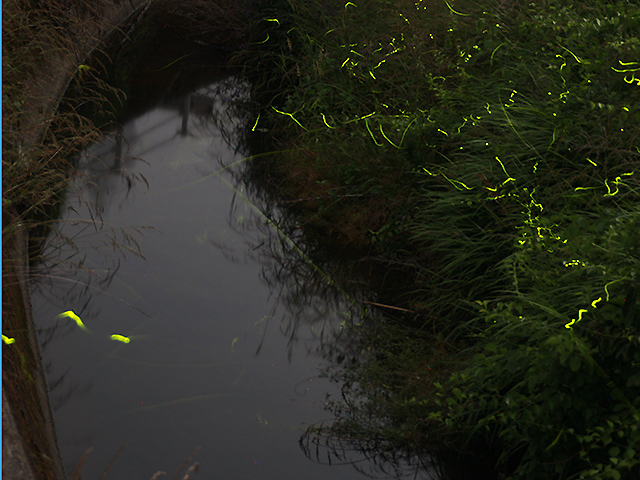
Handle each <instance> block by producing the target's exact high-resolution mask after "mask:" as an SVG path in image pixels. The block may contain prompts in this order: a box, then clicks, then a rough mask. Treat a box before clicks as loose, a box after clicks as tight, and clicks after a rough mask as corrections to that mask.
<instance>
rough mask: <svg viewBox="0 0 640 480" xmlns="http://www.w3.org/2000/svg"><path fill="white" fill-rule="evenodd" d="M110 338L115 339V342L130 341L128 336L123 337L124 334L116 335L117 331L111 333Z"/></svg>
mask: <svg viewBox="0 0 640 480" xmlns="http://www.w3.org/2000/svg"><path fill="white" fill-rule="evenodd" d="M111 340H115V341H117V342H122V343H129V342H130V341H131V339H130V338H129V337H125V336H124V335H118V334H117V333H114V334H113V335H111Z"/></svg>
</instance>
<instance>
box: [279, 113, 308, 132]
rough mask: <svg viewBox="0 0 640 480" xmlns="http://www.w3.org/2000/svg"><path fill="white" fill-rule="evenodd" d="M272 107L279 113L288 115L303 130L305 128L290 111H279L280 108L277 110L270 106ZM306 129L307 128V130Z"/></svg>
mask: <svg viewBox="0 0 640 480" xmlns="http://www.w3.org/2000/svg"><path fill="white" fill-rule="evenodd" d="M271 108H273V109H274V110H275V111H276V112H278V113H279V114H281V115H286V116H288V117H291V120H293V121H294V122H296V123H297V124H298V125H300V127H302V129H303V130H307V128H305V126H304V125H302V124H301V123H300V122H299V121H298V120H296V119H295V117H294V116H293V114H292V113H287V112H281V111H280V110H278V109H277V108H276V107H271ZM307 131H308V130H307Z"/></svg>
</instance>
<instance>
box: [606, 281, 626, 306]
mask: <svg viewBox="0 0 640 480" xmlns="http://www.w3.org/2000/svg"><path fill="white" fill-rule="evenodd" d="M620 280H622V279H618V280H613V281H612V282H609V283H607V284H605V286H604V293H606V294H607V298H606V300H605V301H607V302H608V301H609V285H611V284H614V283H617V282H619V281H620Z"/></svg>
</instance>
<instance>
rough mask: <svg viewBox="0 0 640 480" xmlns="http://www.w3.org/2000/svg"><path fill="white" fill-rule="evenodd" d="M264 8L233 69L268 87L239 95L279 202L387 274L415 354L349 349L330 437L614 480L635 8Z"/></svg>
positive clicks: (625, 401)
mask: <svg viewBox="0 0 640 480" xmlns="http://www.w3.org/2000/svg"><path fill="white" fill-rule="evenodd" d="M356 4H357V5H356ZM269 8H270V9H271V10H268V11H267V10H265V15H264V18H265V19H264V22H263V24H262V26H263V30H262V31H261V35H262V38H261V39H260V40H256V41H255V45H254V47H253V48H252V49H250V50H249V52H248V60H247V62H248V63H249V65H251V61H252V58H253V59H254V60H253V65H254V66H255V67H257V66H258V65H268V66H269V67H270V70H259V69H258V70H254V71H250V72H249V74H250V75H252V76H253V77H252V78H254V80H256V81H257V82H258V89H259V90H260V88H263V90H262V92H263V94H264V92H265V91H266V92H268V93H269V95H268V96H266V97H265V96H262V97H260V96H259V97H258V98H259V99H261V100H262V102H263V105H264V110H262V111H261V117H260V118H259V119H258V121H257V123H256V124H257V125H267V126H269V127H271V128H273V130H272V132H273V134H274V136H276V138H278V139H279V141H280V144H281V145H285V146H287V147H288V148H289V151H290V153H289V154H288V155H284V156H280V157H279V158H278V159H277V160H274V162H273V163H274V166H275V168H277V169H280V171H281V172H282V174H283V176H284V178H286V179H287V180H286V182H288V185H287V187H286V190H287V193H288V195H290V198H291V199H295V201H296V205H298V207H299V209H298V211H299V212H302V213H303V214H304V216H303V218H304V219H305V220H306V225H307V228H311V226H314V227H318V226H319V227H320V228H323V229H324V230H325V231H326V232H328V233H330V234H333V235H337V236H339V238H342V239H343V241H344V242H351V243H354V244H358V245H360V246H361V247H363V246H364V247H367V248H369V249H372V250H370V251H371V252H373V251H375V252H377V254H378V255H381V257H378V258H384V260H385V262H386V263H387V264H388V265H392V266H394V267H396V268H401V269H402V271H403V272H405V273H406V278H407V289H408V290H411V292H410V295H408V296H407V297H406V298H405V300H404V301H406V302H407V305H409V306H410V307H411V309H413V310H417V311H419V312H420V316H419V317H417V318H414V319H413V321H412V322H410V325H411V326H412V327H411V328H419V329H420V330H418V331H419V332H421V333H420V334H419V335H417V334H414V335H412V334H409V335H398V336H393V335H387V336H386V337H385V334H381V333H379V331H378V330H376V331H375V332H374V333H373V334H371V335H369V337H368V338H369V340H370V341H371V342H374V343H371V344H370V345H368V346H367V348H368V349H370V350H372V351H373V352H375V354H374V355H372V356H370V357H367V359H366V361H364V362H363V365H361V366H360V367H358V368H357V369H356V370H355V371H354V373H353V375H354V377H353V378H357V379H358V381H357V382H356V381H355V380H354V382H355V383H354V387H355V386H357V385H359V387H358V388H359V389H360V390H357V391H359V392H361V393H365V394H367V395H368V396H369V398H370V399H371V401H370V402H369V403H366V402H365V404H364V405H361V406H360V407H358V408H356V403H351V404H350V408H349V409H347V410H342V411H343V412H346V411H348V412H349V415H347V416H345V419H344V420H345V422H346V423H343V425H348V426H349V428H351V429H355V430H352V431H354V432H355V431H359V432H361V431H362V428H364V429H365V431H367V432H368V434H369V435H376V433H375V432H374V430H375V429H378V433H377V435H380V437H381V438H382V437H384V438H386V439H393V440H394V441H395V443H396V444H398V445H402V446H404V447H406V448H411V446H413V448H423V447H424V446H425V445H427V444H431V446H432V444H433V442H429V441H428V437H429V436H433V435H437V438H438V439H439V440H440V441H441V442H445V443H448V444H450V445H458V446H460V448H461V449H467V446H472V445H479V444H481V445H486V444H487V443H488V444H489V445H490V448H491V449H494V451H497V452H500V453H501V455H498V456H497V457H496V459H497V461H498V469H499V470H500V471H502V472H503V473H504V474H513V475H514V476H515V477H517V478H527V479H531V478H623V477H624V478H632V476H633V475H635V474H637V472H638V469H639V468H640V467H639V463H638V462H639V461H638V460H637V457H638V456H637V455H636V451H637V450H638V448H640V444H639V441H640V437H639V436H638V433H637V431H638V429H637V427H638V422H639V420H640V418H638V413H637V409H638V407H639V406H640V405H639V403H640V391H638V387H639V386H640V381H639V380H638V379H639V378H640V370H639V367H638V361H639V360H640V348H639V347H640V345H639V343H638V340H637V339H638V327H639V325H638V320H639V317H640V313H639V312H640V310H639V308H640V303H639V300H638V298H639V297H638V295H637V292H638V289H639V288H640V285H639V283H638V282H639V278H640V277H639V269H640V262H639V260H638V251H639V246H640V245H639V243H638V242H639V241H640V224H639V223H638V215H639V213H638V204H639V203H640V189H639V188H640V182H639V181H638V174H639V172H638V166H639V165H640V143H639V137H638V136H639V134H640V129H639V128H638V127H637V124H638V120H640V110H639V106H640V102H639V100H640V98H639V97H640V90H639V87H638V85H639V82H638V76H637V71H638V70H637V69H638V68H640V42H639V40H638V31H639V30H638V26H639V25H640V23H639V22H640V10H639V9H638V6H637V5H635V4H632V3H629V2H622V1H620V2H606V3H604V2H598V1H590V0H585V1H581V2H573V3H571V4H566V3H564V2H557V1H555V0H546V1H542V2H530V3H527V4H524V3H521V2H497V1H496V2H489V3H487V2H474V1H464V2H463V1H458V2H444V1H443V2H439V1H420V2H403V1H400V2H387V1H384V0H378V1H370V2H338V1H336V2H329V1H323V2H321V1H317V2H316V1H310V2H304V3H299V2H296V3H293V2H284V1H281V2H275V4H274V3H270V4H269ZM274 19H277V21H275V20H274ZM267 38H268V40H265V39H267ZM251 55H253V57H252V56H251ZM258 62H259V63H258ZM291 184H296V185H297V188H296V187H295V186H291ZM407 298H408V300H407ZM400 301H402V299H400ZM402 328H405V327H402ZM385 330H386V328H385ZM427 331H432V332H433V334H432V335H431V336H430V339H429V340H428V341H427V340H426V339H425V337H424V333H425V332H427ZM384 338H388V340H382V339H384ZM411 338H414V339H415V340H411ZM389 339H390V340H389ZM420 342H427V344H428V345H431V346H428V347H427V346H425V347H420V348H413V347H412V345H418V344H419V343H420ZM411 349H413V350H411ZM407 351H413V352H415V353H412V354H410V355H408V354H406V352H407ZM439 352H445V358H446V359H447V360H444V361H443V359H442V355H441V354H440V353H439ZM407 355H408V356H407ZM409 357H410V358H411V361H408V360H407V359H408V358H409ZM400 358H402V359H403V360H402V361H398V359H400ZM392 365H393V366H392ZM436 366H437V368H438V369H439V371H440V372H444V375H443V374H440V375H436V376H434V375H432V374H430V373H429V374H426V373H427V372H429V370H430V369H432V367H434V368H435V367H436ZM407 379H410V381H408V382H407ZM356 411H360V412H362V413H363V415H362V416H358V415H357V414H356V415H355V418H356V419H358V418H359V419H360V420H362V423H361V424H360V427H359V428H360V429H358V428H356V424H354V422H353V421H352V420H353V418H354V415H353V414H354V412H356ZM372 412H373V414H372ZM372 418H377V419H378V420H377V421H373V422H372V420H371V419H372ZM334 428H339V426H335V427H334ZM349 428H347V431H348V430H349ZM333 431H334V432H338V431H340V432H343V430H335V429H334V430H333ZM358 435H359V434H358ZM356 437H357V435H356ZM498 457H499V458H498Z"/></svg>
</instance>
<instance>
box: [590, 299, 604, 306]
mask: <svg viewBox="0 0 640 480" xmlns="http://www.w3.org/2000/svg"><path fill="white" fill-rule="evenodd" d="M601 300H602V297H598V299H597V300H594V301H593V302H591V306H592V307H593V308H598V307H596V305H597V303H598V302H600V301H601Z"/></svg>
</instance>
